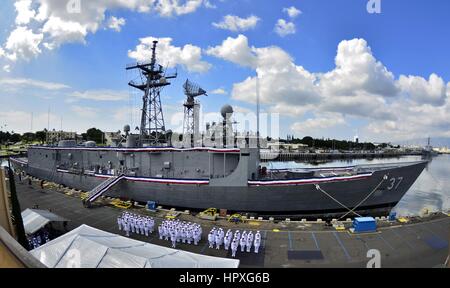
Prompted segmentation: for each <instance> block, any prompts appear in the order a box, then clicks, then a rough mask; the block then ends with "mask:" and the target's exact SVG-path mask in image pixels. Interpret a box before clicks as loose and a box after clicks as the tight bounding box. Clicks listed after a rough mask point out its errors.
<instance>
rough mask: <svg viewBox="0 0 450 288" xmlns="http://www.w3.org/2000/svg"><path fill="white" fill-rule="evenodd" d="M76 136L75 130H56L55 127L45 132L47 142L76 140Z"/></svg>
mask: <svg viewBox="0 0 450 288" xmlns="http://www.w3.org/2000/svg"><path fill="white" fill-rule="evenodd" d="M78 138H79V137H78V135H77V133H76V132H67V131H56V130H55V129H53V130H52V131H48V132H47V142H48V143H56V142H58V141H60V140H76V139H78Z"/></svg>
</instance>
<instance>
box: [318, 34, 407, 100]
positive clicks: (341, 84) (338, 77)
mask: <svg viewBox="0 0 450 288" xmlns="http://www.w3.org/2000/svg"><path fill="white" fill-rule="evenodd" d="M335 64H336V68H335V69H333V70H332V71H330V72H328V73H325V74H323V75H322V77H321V83H320V85H321V87H322V89H323V90H324V91H323V93H324V94H328V95H339V96H352V95H353V96H354V95H357V94H358V93H359V92H361V91H364V92H366V93H371V94H377V95H383V96H395V95H397V93H398V89H397V87H396V84H395V81H394V75H393V74H392V73H391V72H390V71H388V70H387V68H386V67H385V66H384V65H383V64H382V63H381V62H378V61H377V60H376V59H375V57H374V56H373V55H372V51H371V49H370V47H369V46H368V45H367V42H366V41H365V40H364V39H352V40H349V41H347V40H344V41H341V43H339V45H338V50H337V55H336V58H335Z"/></svg>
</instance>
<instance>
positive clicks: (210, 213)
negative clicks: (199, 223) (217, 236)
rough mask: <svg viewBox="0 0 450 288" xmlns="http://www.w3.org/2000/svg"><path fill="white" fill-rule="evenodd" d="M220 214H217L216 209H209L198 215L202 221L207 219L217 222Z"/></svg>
mask: <svg viewBox="0 0 450 288" xmlns="http://www.w3.org/2000/svg"><path fill="white" fill-rule="evenodd" d="M218 214H219V213H218V212H217V209H216V208H208V209H206V210H205V211H203V212H200V213H199V214H198V216H199V218H201V219H206V220H216V219H217V215H218Z"/></svg>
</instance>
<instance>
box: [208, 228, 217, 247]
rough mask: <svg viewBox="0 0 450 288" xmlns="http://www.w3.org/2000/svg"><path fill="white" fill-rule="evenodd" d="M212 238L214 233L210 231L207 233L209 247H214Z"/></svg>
mask: <svg viewBox="0 0 450 288" xmlns="http://www.w3.org/2000/svg"><path fill="white" fill-rule="evenodd" d="M214 240H215V239H214V233H213V232H212V231H211V232H209V234H208V242H209V248H214Z"/></svg>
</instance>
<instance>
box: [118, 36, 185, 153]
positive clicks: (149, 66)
mask: <svg viewBox="0 0 450 288" xmlns="http://www.w3.org/2000/svg"><path fill="white" fill-rule="evenodd" d="M156 44H158V41H156V40H155V41H153V46H152V58H151V61H150V63H139V62H138V63H136V64H132V65H128V66H127V67H126V70H134V69H138V71H139V73H140V76H141V79H142V81H141V82H140V83H136V82H135V81H130V82H129V83H128V85H129V86H131V87H133V88H136V89H139V90H141V91H142V92H144V95H143V96H142V102H143V104H142V114H141V126H140V128H139V131H140V135H139V144H140V146H144V145H150V146H159V145H161V144H162V145H167V143H168V140H169V139H167V135H166V126H165V123H164V114H163V110H162V105H161V96H160V93H161V90H162V89H163V88H164V87H165V86H168V85H170V84H171V83H170V82H168V81H167V79H173V78H176V77H177V73H175V74H173V75H169V76H166V69H164V68H163V67H162V66H161V65H159V64H157V63H156Z"/></svg>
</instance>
